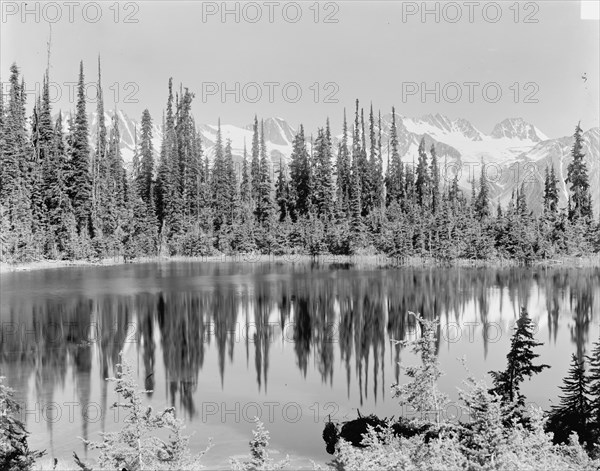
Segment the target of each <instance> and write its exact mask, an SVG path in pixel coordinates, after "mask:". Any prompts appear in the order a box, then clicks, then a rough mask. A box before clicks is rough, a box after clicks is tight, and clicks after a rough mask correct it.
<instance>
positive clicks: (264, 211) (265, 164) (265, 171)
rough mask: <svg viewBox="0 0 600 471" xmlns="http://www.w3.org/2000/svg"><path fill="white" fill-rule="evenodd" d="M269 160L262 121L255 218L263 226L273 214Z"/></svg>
mask: <svg viewBox="0 0 600 471" xmlns="http://www.w3.org/2000/svg"><path fill="white" fill-rule="evenodd" d="M271 192H272V182H271V162H270V161H269V156H268V153H267V144H266V142H265V132H264V123H263V122H262V121H261V125H260V179H259V187H258V197H257V201H256V219H257V221H258V223H259V224H261V225H263V226H265V225H267V224H268V223H270V219H271V217H272V216H273V198H272V196H271Z"/></svg>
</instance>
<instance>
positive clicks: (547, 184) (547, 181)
mask: <svg viewBox="0 0 600 471" xmlns="http://www.w3.org/2000/svg"><path fill="white" fill-rule="evenodd" d="M544 212H546V213H550V214H556V213H557V212H558V178H556V172H555V170H554V164H552V167H551V169H550V171H548V167H547V166H546V171H545V174H544Z"/></svg>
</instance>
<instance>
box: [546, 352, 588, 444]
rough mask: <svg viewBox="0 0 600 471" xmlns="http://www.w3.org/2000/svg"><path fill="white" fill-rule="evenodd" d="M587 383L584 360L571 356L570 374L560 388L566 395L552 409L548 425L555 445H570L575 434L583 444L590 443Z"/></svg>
mask: <svg viewBox="0 0 600 471" xmlns="http://www.w3.org/2000/svg"><path fill="white" fill-rule="evenodd" d="M587 383H588V380H587V377H586V374H585V366H584V362H583V359H582V360H579V359H578V358H577V357H576V356H575V354H573V355H571V366H570V368H569V372H568V374H567V376H566V377H565V378H564V379H563V385H562V386H561V387H560V389H561V390H562V392H563V394H564V395H563V396H560V403H559V404H558V405H556V406H554V407H552V409H551V411H550V414H549V419H548V423H547V427H548V430H549V431H551V432H553V433H554V442H555V443H568V441H569V437H570V436H571V434H572V433H573V432H576V433H577V435H578V436H579V440H580V441H581V442H588V443H589V440H590V438H591V433H590V432H591V428H590V425H589V420H590V411H591V405H590V401H589V399H588V395H589V390H588V384H587Z"/></svg>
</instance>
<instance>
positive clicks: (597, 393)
mask: <svg viewBox="0 0 600 471" xmlns="http://www.w3.org/2000/svg"><path fill="white" fill-rule="evenodd" d="M586 359H587V361H588V362H589V369H588V388H589V397H590V404H589V405H590V416H589V424H590V429H591V435H592V436H591V441H595V442H596V443H598V441H599V440H600V340H598V341H596V342H594V346H593V348H592V351H591V353H590V355H588V356H587V357H586Z"/></svg>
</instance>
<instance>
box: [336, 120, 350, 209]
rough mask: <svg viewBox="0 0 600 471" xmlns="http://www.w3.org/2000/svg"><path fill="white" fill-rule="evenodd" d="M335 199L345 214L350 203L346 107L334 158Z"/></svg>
mask: <svg viewBox="0 0 600 471" xmlns="http://www.w3.org/2000/svg"><path fill="white" fill-rule="evenodd" d="M336 200H337V205H338V207H339V208H340V209H341V211H342V212H343V214H345V215H347V214H348V211H349V204H350V203H349V201H350V154H349V153H348V123H347V122H346V109H344V123H343V125H342V140H341V141H340V143H339V145H338V153H337V160H336Z"/></svg>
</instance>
